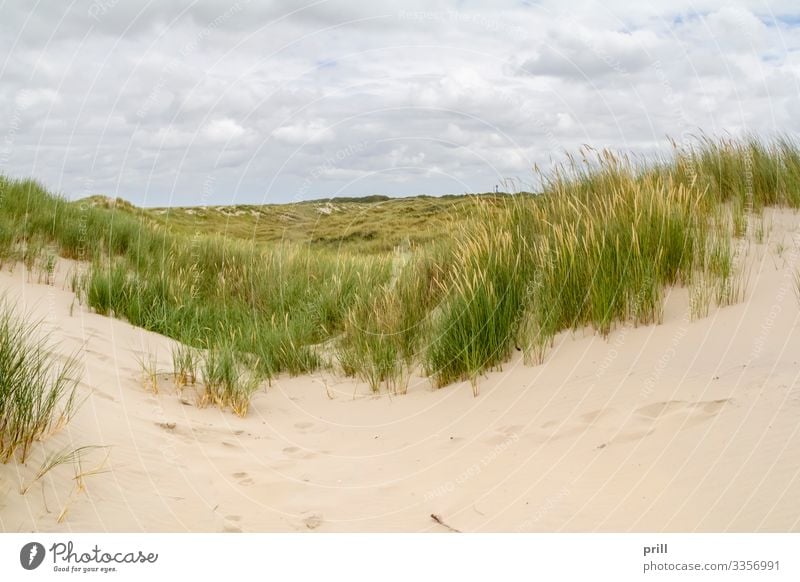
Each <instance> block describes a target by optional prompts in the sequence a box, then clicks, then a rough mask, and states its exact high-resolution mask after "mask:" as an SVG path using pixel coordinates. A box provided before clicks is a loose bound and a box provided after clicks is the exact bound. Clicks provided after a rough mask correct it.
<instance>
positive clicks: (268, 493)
mask: <svg viewBox="0 0 800 582" xmlns="http://www.w3.org/2000/svg"><path fill="white" fill-rule="evenodd" d="M768 220H769V221H772V222H773V223H774V224H773V228H772V230H771V231H770V232H769V235H768V239H767V240H765V241H764V243H763V244H756V243H755V242H753V241H751V242H749V243H747V244H745V245H744V247H743V250H744V251H746V262H747V265H748V269H749V276H748V282H749V285H748V292H747V297H746V300H745V301H744V302H742V303H740V304H738V305H735V306H732V307H726V308H723V309H712V311H711V313H710V314H709V316H708V317H706V318H704V319H701V320H699V321H694V322H690V321H689V320H688V318H687V316H686V314H687V305H688V293H687V291H686V290H684V289H677V290H675V291H673V292H672V293H671V294H670V297H669V300H668V304H667V307H666V310H665V322H664V324H663V325H660V326H652V327H641V328H633V327H628V326H623V327H620V328H618V329H617V330H616V331H615V332H614V333H612V334H611V336H610V337H609V338H608V339H603V338H600V337H597V336H595V335H593V334H592V333H591V332H589V331H585V332H576V333H568V334H562V335H561V336H560V337H559V338H558V341H557V343H556V346H555V348H554V349H553V350H552V351H551V352H550V353H549V355H548V357H547V361H546V363H545V364H544V365H542V366H536V367H529V366H524V365H523V364H522V362H521V361H520V360H519V358H518V359H515V360H513V361H511V362H509V363H507V364H506V365H505V366H504V367H503V369H502V370H501V371H496V372H492V373H490V374H488V375H486V376H485V377H484V378H483V379H482V381H481V383H480V396H479V397H478V398H473V396H472V392H471V389H470V387H469V386H468V385H466V384H459V385H453V386H449V387H447V388H444V389H441V390H433V389H432V388H431V387H430V383H429V381H428V380H426V379H413V380H412V382H411V386H410V390H409V393H408V394H407V395H405V396H401V397H389V396H386V395H382V396H379V397H374V396H372V395H370V394H369V392H368V390H367V388H366V387H365V386H363V385H359V384H357V383H355V382H353V381H352V380H350V379H345V378H342V377H339V376H336V375H334V374H332V373H327V372H326V373H320V374H317V375H314V376H311V377H302V378H281V379H279V380H278V381H276V382H274V383H273V385H272V386H271V387H269V388H266V387H265V389H264V390H262V391H261V392H259V393H258V394H257V395H256V397H255V398H254V400H253V406H252V408H251V410H250V413H249V415H248V417H247V418H245V419H240V418H238V417H236V416H234V415H233V414H232V413H230V412H221V411H219V410H216V409H213V408H207V409H198V408H196V407H195V406H194V405H193V404H192V403H191V401H190V400H191V399H189V398H188V397H187V398H186V399H185V400H186V402H188V404H187V403H182V402H181V400H180V398H179V397H178V396H177V395H176V394H175V391H174V388H172V387H171V382H170V381H169V380H168V379H164V380H163V381H162V384H161V392H160V394H158V395H154V394H152V393H149V392H147V391H146V390H145V389H144V388H143V386H142V381H141V374H140V367H139V363H138V362H137V357H141V355H142V354H147V353H148V352H157V354H158V358H159V360H160V367H161V368H162V369H163V370H164V371H165V372H167V371H169V370H171V363H170V346H171V340H169V339H167V338H163V337H161V336H158V335H156V334H152V333H148V332H145V331H142V330H140V329H138V328H134V327H132V326H130V325H128V324H127V323H125V322H122V321H116V320H113V319H110V318H106V317H101V316H98V315H96V314H92V313H89V312H88V311H87V310H86V309H85V308H84V307H81V306H78V305H73V312H72V314H71V315H70V308H71V305H72V304H73V300H74V296H73V294H72V293H71V292H70V291H69V290H68V286H67V285H65V284H64V283H63V281H64V280H65V277H66V271H67V270H68V269H69V268H70V265H69V264H67V263H66V262H64V263H62V264H61V266H60V269H61V278H60V279H61V282H57V283H56V285H54V286H47V285H39V284H36V283H35V282H34V281H35V277H33V278H30V277H28V276H26V275H25V273H24V272H23V271H22V270H21V268H17V269H15V270H14V271H13V272H8V270H7V269H6V270H5V271H4V272H3V273H2V274H1V275H0V289H2V290H5V292H6V293H7V294H8V295H9V297H12V298H14V299H15V300H16V301H17V302H18V304H19V305H20V308H24V309H26V310H28V311H29V312H30V313H33V314H35V315H36V316H38V317H41V318H43V319H44V323H45V325H46V326H47V329H49V331H50V333H51V336H52V337H53V339H55V340H57V341H59V342H60V345H59V350H60V352H61V353H70V352H73V351H75V350H78V349H80V350H81V351H80V357H81V360H82V362H83V365H84V376H83V382H82V384H81V387H80V390H81V393H82V394H85V395H87V396H88V397H87V400H86V401H85V403H84V405H83V406H82V408H81V409H80V411H79V413H78V415H77V416H76V418H75V419H74V420H73V422H72V423H71V424H70V425H69V426H68V427H67V428H66V429H64V430H62V431H61V432H59V433H58V434H56V435H54V436H53V437H51V438H50V439H48V440H46V441H45V442H44V443H42V444H41V445H40V446H39V447H38V448H37V451H36V453H35V455H34V456H33V458H32V459H31V460H30V461H29V462H28V464H27V466H21V465H18V464H15V463H9V464H7V465H5V466H0V528H2V530H4V531H26V530H41V531H295V530H296V531H309V530H313V531H375V530H378V531H447V530H446V528H444V527H443V526H442V525H439V524H437V523H435V522H434V520H432V519H431V517H430V516H431V514H432V513H433V514H436V515H437V516H440V517H441V519H442V520H443V521H444V522H445V523H447V524H448V525H449V526H451V527H452V528H455V529H458V530H462V531H629V530H634V531H796V530H800V495H798V490H800V327H798V325H799V324H800V309H798V307H799V305H800V303H799V302H798V298H797V296H796V294H795V283H794V274H795V273H796V272H797V269H798V267H799V266H800V255H799V253H800V249H799V248H798V242H800V241H799V240H798V238H797V232H798V230H797V229H798V225H800V217H798V215H796V214H793V213H790V212H772V213H769V214H768ZM70 444H71V446H80V445H107V446H110V447H111V448H110V455H109V457H108V461H107V463H106V465H105V467H106V468H108V469H109V471H108V472H105V473H100V474H97V475H92V476H89V477H87V478H86V480H85V482H86V489H85V490H84V491H81V492H78V491H76V489H75V482H74V481H73V479H72V476H73V474H74V471H73V467H72V466H62V467H59V468H57V469H56V470H54V471H53V472H51V473H50V474H48V476H47V477H45V478H44V479H43V480H42V481H41V483H37V484H35V485H34V486H33V487H32V488H31V489H30V490H29V491H28V493H27V494H26V495H24V496H23V495H20V494H19V486H20V483H27V482H28V481H30V479H31V478H32V475H33V474H34V473H35V471H36V470H37V469H38V467H39V463H41V460H42V458H43V456H44V454H46V453H47V452H48V451H53V450H57V449H59V448H60V447H63V446H66V445H70ZM104 455H105V453H104V452H103V451H94V452H92V453H91V454H90V455H89V456H88V457H87V458H86V461H85V467H84V468H85V469H86V468H90V469H91V468H95V466H97V465H98V464H100V463H101V462H102V460H103V457H104ZM65 508H66V509H67V512H66V514H65V515H64V516H63V519H62V521H61V522H60V523H59V522H58V518H59V516H60V514H61V513H62V510H64V509H65Z"/></svg>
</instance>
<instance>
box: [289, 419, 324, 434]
mask: <svg viewBox="0 0 800 582" xmlns="http://www.w3.org/2000/svg"><path fill="white" fill-rule="evenodd" d="M294 427H295V428H296V429H297V430H298V431H299V432H302V433H305V434H309V433H315V434H317V433H321V432H325V431H326V430H328V429H327V428H326V427H324V426H320V425H317V424H314V423H313V422H309V421H301V422H296V423H294Z"/></svg>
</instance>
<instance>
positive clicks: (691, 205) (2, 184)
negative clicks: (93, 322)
mask: <svg viewBox="0 0 800 582" xmlns="http://www.w3.org/2000/svg"><path fill="white" fill-rule="evenodd" d="M541 182H542V190H541V192H540V193H539V194H537V195H530V194H521V195H517V196H494V195H486V196H477V197H457V198H443V199H432V198H422V197H418V198H415V199H410V200H399V201H398V200H386V199H375V200H370V201H366V202H363V203H362V202H357V201H353V200H340V201H328V202H309V203H298V204H293V205H284V206H269V207H241V208H239V207H236V208H234V207H226V208H221V209H220V208H218V209H213V208H207V209H170V210H169V211H166V210H141V209H135V208H133V207H131V206H130V205H126V204H125V203H124V202H114V203H113V204H112V203H110V202H108V201H106V202H104V203H102V204H101V203H98V201H84V202H82V203H67V202H66V201H64V200H63V199H61V198H59V197H57V196H52V195H50V194H49V193H47V192H46V191H45V190H44V189H43V188H42V187H41V186H40V185H38V184H37V183H35V182H31V181H14V180H9V179H6V178H0V194H1V195H0V226H2V227H3V228H2V229H1V230H0V232H1V233H2V234H0V255H2V257H3V258H4V259H5V260H12V261H25V262H29V261H33V262H31V264H34V263H35V261H37V260H39V258H38V257H43V256H48V253H49V255H53V254H55V253H57V254H59V255H61V256H66V257H71V258H76V259H80V260H83V261H86V262H88V263H89V264H90V265H91V267H90V268H89V269H88V270H87V271H86V272H85V273H84V274H83V275H81V276H80V277H79V278H77V279H76V281H75V282H74V287H75V289H76V290H77V291H78V292H79V294H80V295H81V297H82V298H83V300H84V301H86V303H88V305H90V306H91V307H92V308H93V309H94V310H95V311H97V312H98V313H102V314H108V315H114V316H116V317H121V318H125V319H127V320H128V321H130V322H131V323H133V324H135V325H138V326H141V327H144V328H146V329H149V330H152V331H155V332H158V333H161V334H164V335H167V336H170V337H172V338H174V339H176V340H178V341H179V342H182V344H183V345H185V346H187V347H186V348H185V349H186V350H194V351H193V352H191V353H192V354H194V355H196V356H197V357H196V358H195V359H192V358H194V356H189V355H188V354H189V352H176V353H174V354H173V366H174V368H175V375H176V378H178V380H176V381H178V382H179V383H180V384H186V383H189V381H190V379H192V378H194V379H196V378H198V376H200V375H202V376H203V377H204V382H205V383H206V390H207V393H206V401H207V403H214V404H217V405H219V406H222V407H231V408H233V409H234V410H235V411H237V412H239V413H244V412H246V409H247V407H246V402H248V401H249V396H250V394H252V392H253V390H254V388H253V387H254V386H257V385H258V382H260V381H261V380H271V379H272V378H275V377H276V376H277V375H278V374H281V373H289V374H303V373H308V372H311V371H313V370H316V369H318V368H319V367H321V366H330V365H334V364H335V365H337V366H338V367H339V368H340V369H341V371H343V372H344V373H345V374H349V375H353V376H355V377H358V378H359V379H361V380H362V381H364V382H365V383H367V384H368V385H369V386H371V387H372V389H373V390H376V391H377V390H380V388H381V386H386V387H387V388H388V389H389V390H392V391H395V392H402V391H403V390H404V386H405V381H406V379H407V378H408V375H409V374H410V373H412V372H416V371H420V370H421V371H423V372H424V373H426V374H428V375H430V376H431V377H432V378H433V380H434V382H435V383H436V384H437V385H445V384H448V383H451V382H454V381H457V380H470V381H471V382H472V383H473V386H474V387H475V388H476V389H477V382H478V378H479V376H480V375H481V374H482V373H483V372H484V371H486V370H488V369H492V368H494V367H497V366H499V365H501V364H502V363H503V362H504V361H506V360H507V359H508V358H509V356H510V355H511V353H512V352H513V351H514V349H515V348H518V349H520V350H522V351H523V353H524V356H525V359H526V361H527V362H529V363H533V364H535V363H539V362H541V361H543V360H544V359H545V357H546V352H547V349H548V346H549V345H550V344H551V342H552V340H553V338H554V336H555V335H556V334H557V333H559V332H560V331H562V330H569V329H577V328H582V327H590V328H593V329H595V330H596V331H597V332H598V333H600V334H602V335H607V334H609V333H610V332H611V331H612V330H613V328H614V326H615V325H618V324H620V323H621V322H631V323H633V324H637V325H638V324H651V323H658V322H660V321H661V318H662V309H663V296H664V291H665V289H666V288H667V287H669V286H672V285H685V286H688V287H689V289H690V296H691V298H692V310H693V315H694V316H695V317H700V316H703V315H704V314H705V313H708V310H709V309H710V307H711V305H726V304H729V303H732V302H735V301H738V300H739V299H740V298H741V295H742V289H743V288H744V286H743V284H742V274H741V272H740V263H741V259H742V256H741V255H742V253H743V252H746V245H742V244H739V243H738V242H736V241H737V240H746V239H747V237H749V236H755V237H758V236H759V234H758V233H759V229H761V230H762V231H763V229H764V228H765V227H764V226H763V225H762V226H759V223H758V222H757V220H758V217H759V215H760V212H761V211H762V210H763V208H765V207H766V206H773V205H784V206H791V207H798V206H800V148H798V146H797V145H796V144H795V143H794V142H793V141H792V140H790V139H788V138H779V139H776V140H772V141H765V140H759V139H756V138H744V139H739V140H733V139H723V140H714V139H709V138H705V137H702V138H700V139H698V140H697V141H696V142H695V143H694V144H693V145H691V146H689V147H683V148H681V147H677V146H676V147H675V149H674V151H673V155H672V156H671V157H670V158H669V159H665V160H660V161H655V162H650V163H644V162H641V161H637V160H632V159H630V158H628V157H625V156H619V155H615V154H613V153H611V152H607V151H600V152H597V151H594V150H591V149H588V148H586V149H584V150H582V151H581V152H579V154H578V155H577V156H574V157H572V158H569V160H568V161H567V163H566V164H564V165H562V166H559V167H556V168H554V169H553V170H552V171H551V172H549V173H547V174H543V175H541ZM190 211H191V212H190ZM215 213H216V214H215ZM217 215H218V216H217ZM754 221H756V222H754ZM354 233H355V234H354ZM351 235H353V236H351ZM761 236H762V237H763V236H764V234H763V232H762V235H761ZM40 264H42V265H44V267H43V272H45V273H47V272H48V267H47V265H48V262H47V261H45V262H43V263H41V262H40ZM201 354H202V355H201ZM187 358H188V359H187ZM201 369H202V374H200V371H201Z"/></svg>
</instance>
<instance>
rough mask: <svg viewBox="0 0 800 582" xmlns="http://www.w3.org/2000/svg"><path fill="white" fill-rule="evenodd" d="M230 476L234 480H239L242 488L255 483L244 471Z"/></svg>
mask: <svg viewBox="0 0 800 582" xmlns="http://www.w3.org/2000/svg"><path fill="white" fill-rule="evenodd" d="M232 476H233V478H234V479H238V480H239V485H242V486H243V487H248V486H250V485H252V484H253V483H255V481H253V479H251V478H250V476H249V475H248V474H247V473H245V472H244V471H240V472H238V473H234V474H233V475H232Z"/></svg>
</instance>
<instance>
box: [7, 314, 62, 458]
mask: <svg viewBox="0 0 800 582" xmlns="http://www.w3.org/2000/svg"><path fill="white" fill-rule="evenodd" d="M76 370H77V366H76V361H75V359H68V360H67V361H66V362H64V363H60V362H59V361H58V360H57V359H56V357H55V356H54V355H53V353H52V351H51V349H50V347H49V346H48V345H47V344H46V343H45V342H44V341H43V340H42V339H41V338H40V337H39V328H38V325H37V324H35V323H26V322H24V321H23V320H22V319H20V318H19V317H18V316H17V315H16V314H15V313H14V311H13V309H12V308H11V307H10V306H9V305H8V303H7V302H6V300H5V299H3V300H2V302H1V303H0V461H2V462H4V463H5V462H7V461H8V460H9V459H10V458H11V457H12V456H13V455H14V454H15V453H17V452H19V454H20V457H21V461H22V462H25V460H26V458H27V456H28V453H29V451H30V447H31V445H32V444H33V442H34V441H35V440H37V439H39V438H42V437H44V436H47V434H49V433H50V432H51V431H53V430H55V429H57V428H59V427H60V426H61V425H62V424H63V423H64V422H66V421H67V420H68V419H69V417H70V415H71V414H72V412H73V410H74V404H75V387H76V384H77V376H76V374H75V373H76Z"/></svg>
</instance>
